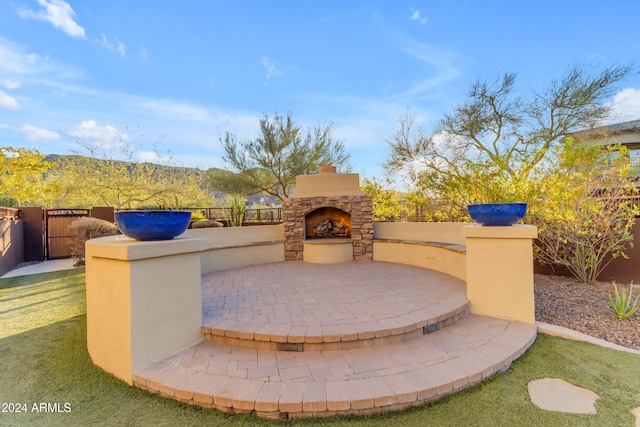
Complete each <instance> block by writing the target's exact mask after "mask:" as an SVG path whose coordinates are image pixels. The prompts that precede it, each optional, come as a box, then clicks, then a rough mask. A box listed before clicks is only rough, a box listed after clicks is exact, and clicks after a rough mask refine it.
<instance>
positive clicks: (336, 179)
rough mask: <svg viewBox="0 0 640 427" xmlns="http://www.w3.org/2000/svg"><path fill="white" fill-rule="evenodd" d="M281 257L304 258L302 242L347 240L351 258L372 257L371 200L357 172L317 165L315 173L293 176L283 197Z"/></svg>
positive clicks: (319, 242) (330, 242) (318, 242)
mask: <svg viewBox="0 0 640 427" xmlns="http://www.w3.org/2000/svg"><path fill="white" fill-rule="evenodd" d="M282 210H283V216H284V236H285V259H287V260H302V259H304V247H305V242H309V241H311V240H312V241H313V243H314V244H324V243H326V244H327V245H331V244H333V243H340V244H342V245H344V244H345V243H348V244H350V245H351V246H352V247H353V257H352V259H353V260H354V261H359V260H371V259H372V258H373V204H372V202H371V197H369V196H365V195H364V193H363V192H362V190H360V176H359V175H358V174H354V173H346V174H341V173H336V168H335V166H320V167H319V168H318V174H317V175H300V176H297V177H296V191H295V193H294V194H293V195H292V196H291V197H289V198H288V199H285V200H284V203H283V209H282Z"/></svg>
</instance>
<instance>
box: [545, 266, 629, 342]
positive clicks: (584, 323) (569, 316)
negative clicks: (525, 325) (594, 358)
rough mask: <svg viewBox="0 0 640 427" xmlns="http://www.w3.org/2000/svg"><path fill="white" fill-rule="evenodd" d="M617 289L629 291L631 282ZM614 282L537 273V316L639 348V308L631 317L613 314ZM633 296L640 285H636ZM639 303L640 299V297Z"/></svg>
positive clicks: (553, 323) (546, 320)
mask: <svg viewBox="0 0 640 427" xmlns="http://www.w3.org/2000/svg"><path fill="white" fill-rule="evenodd" d="M618 290H619V291H622V290H624V291H625V292H626V293H628V292H629V285H619V286H618ZM608 293H613V286H612V285H611V283H606V282H597V283H595V284H584V283H580V282H578V281H577V280H575V279H573V278H569V277H562V276H552V275H542V274H536V275H535V298H536V320H538V321H541V322H545V323H550V324H552V325H557V326H563V327H565V328H569V329H573V330H574V331H578V332H582V333H584V334H587V335H591V336H592V337H596V338H600V339H603V340H606V341H609V342H612V343H615V344H619V345H623V346H625V347H629V348H634V349H636V350H640V310H638V312H636V314H634V315H633V316H632V317H630V318H629V319H622V320H619V319H617V318H615V317H614V316H613V315H612V312H611V308H610V305H609V298H608V297H607V295H608ZM633 295H634V299H635V297H636V296H637V295H640V286H638V285H635V286H634V287H633ZM639 304H640V301H639Z"/></svg>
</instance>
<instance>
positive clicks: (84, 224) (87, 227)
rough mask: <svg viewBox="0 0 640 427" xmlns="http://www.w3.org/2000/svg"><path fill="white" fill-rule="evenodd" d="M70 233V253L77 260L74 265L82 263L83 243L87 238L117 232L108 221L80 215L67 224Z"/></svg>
mask: <svg viewBox="0 0 640 427" xmlns="http://www.w3.org/2000/svg"><path fill="white" fill-rule="evenodd" d="M69 233H70V234H71V242H70V244H69V245H70V247H71V254H72V256H73V257H74V258H77V259H78V261H77V262H76V263H75V265H76V267H78V266H81V265H84V261H85V253H84V244H85V242H86V241H87V240H90V239H95V238H97V237H104V236H113V235H114V234H118V227H117V226H116V225H115V224H114V223H112V222H109V221H105V220H102V219H98V218H90V217H82V218H78V219H77V220H75V221H73V222H72V223H71V224H69Z"/></svg>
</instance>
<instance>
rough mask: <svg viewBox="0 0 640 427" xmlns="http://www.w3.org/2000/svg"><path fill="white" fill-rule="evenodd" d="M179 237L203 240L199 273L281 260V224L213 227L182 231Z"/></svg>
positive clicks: (282, 253)
mask: <svg viewBox="0 0 640 427" xmlns="http://www.w3.org/2000/svg"><path fill="white" fill-rule="evenodd" d="M180 237H184V238H197V239H203V240H204V247H203V250H202V252H201V253H200V273H201V274H207V273H211V272H214V271H219V270H226V269H230V268H237V267H244V266H247V265H254V264H266V263H269V262H278V261H284V226H283V225H282V224H280V225H260V226H254V227H215V228H199V229H192V230H187V231H185V232H184V233H183V234H182V235H181V236H180Z"/></svg>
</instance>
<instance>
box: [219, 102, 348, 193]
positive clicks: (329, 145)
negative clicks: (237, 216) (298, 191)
mask: <svg viewBox="0 0 640 427" xmlns="http://www.w3.org/2000/svg"><path fill="white" fill-rule="evenodd" d="M220 143H221V144H222V147H223V148H224V151H225V154H224V156H223V159H224V161H225V162H226V163H227V164H228V165H229V166H230V167H231V169H233V170H232V171H230V172H234V173H235V174H234V175H226V177H225V175H223V174H219V176H218V177H217V179H214V180H210V181H209V183H210V185H211V187H212V188H213V189H214V190H216V191H222V192H224V191H225V188H228V187H229V183H228V182H226V181H225V178H228V177H231V178H230V179H233V180H235V181H237V184H238V185H239V186H240V187H241V188H243V189H244V190H245V191H247V192H248V194H255V193H258V192H264V193H267V194H270V195H272V196H275V197H277V198H278V199H280V200H284V199H285V198H287V197H289V195H290V194H291V192H292V190H293V187H294V185H295V177H296V176H297V175H308V174H313V173H315V172H316V171H317V168H318V166H321V165H333V166H336V167H337V168H338V169H339V170H348V169H349V167H350V166H349V157H350V156H349V154H347V153H346V152H345V148H344V144H343V143H342V142H341V141H339V140H337V139H336V138H335V137H334V135H333V132H332V130H331V126H316V127H315V128H308V129H306V130H303V129H301V128H300V127H299V126H298V125H296V124H295V123H294V121H293V118H292V117H291V115H290V114H287V116H286V117H283V116H280V115H278V114H275V116H274V117H273V119H271V118H269V116H266V115H265V117H264V118H262V119H261V120H260V135H259V136H258V137H256V138H255V139H253V140H250V141H239V140H238V138H237V137H236V135H234V134H231V133H229V132H227V133H226V134H225V136H224V138H220Z"/></svg>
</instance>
